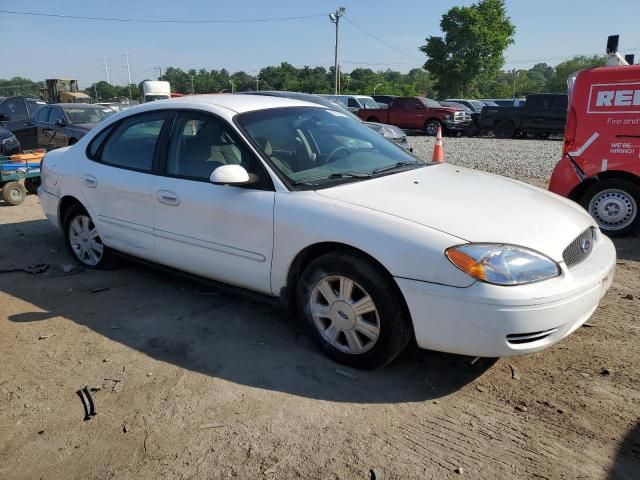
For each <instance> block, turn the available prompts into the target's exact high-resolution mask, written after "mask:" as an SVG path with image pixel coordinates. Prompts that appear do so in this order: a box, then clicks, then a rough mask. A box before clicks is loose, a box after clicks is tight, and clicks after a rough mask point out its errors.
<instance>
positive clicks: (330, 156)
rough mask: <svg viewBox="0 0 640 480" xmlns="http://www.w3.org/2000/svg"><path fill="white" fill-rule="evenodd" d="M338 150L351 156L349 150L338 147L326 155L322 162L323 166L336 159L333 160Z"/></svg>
mask: <svg viewBox="0 0 640 480" xmlns="http://www.w3.org/2000/svg"><path fill="white" fill-rule="evenodd" d="M340 150H344V151H345V152H347V155H349V154H351V152H350V151H349V149H348V148H347V147H345V146H342V145H340V146H339V147H337V148H334V149H333V150H332V151H331V153H330V154H329V155H327V158H326V160H325V161H324V163H325V165H326V164H327V163H331V162H332V161H335V160H337V159H333V157H334V156H335V155H336V154H337V153H338V152H339V151H340Z"/></svg>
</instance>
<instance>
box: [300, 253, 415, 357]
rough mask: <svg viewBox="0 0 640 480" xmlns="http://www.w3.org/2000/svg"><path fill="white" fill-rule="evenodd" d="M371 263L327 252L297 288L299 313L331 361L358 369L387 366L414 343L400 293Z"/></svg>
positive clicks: (314, 262) (319, 258) (352, 256)
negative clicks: (411, 342) (411, 341)
mask: <svg viewBox="0 0 640 480" xmlns="http://www.w3.org/2000/svg"><path fill="white" fill-rule="evenodd" d="M390 282H391V280H390V279H389V278H388V277H387V276H386V275H384V274H383V273H382V272H381V271H380V269H379V268H378V267H377V266H375V265H373V264H372V263H370V262H369V261H367V260H365V259H363V258H360V257H357V256H354V255H351V254H348V253H338V252H335V253H327V254H324V255H322V256H320V257H318V258H317V259H316V260H314V261H313V262H311V263H310V264H309V266H308V267H307V268H306V269H305V270H304V273H303V274H302V277H301V278H300V280H299V282H298V286H297V295H296V296H297V300H298V305H299V311H300V312H301V313H302V315H303V316H304V320H305V322H306V324H307V326H308V328H309V330H310V332H311V335H312V336H313V338H314V340H315V341H316V343H317V344H318V345H319V347H320V348H321V349H322V351H323V352H324V353H325V354H326V355H327V356H328V357H330V358H332V359H333V360H335V361H337V362H340V363H343V364H345V365H349V366H351V367H356V368H364V369H370V368H375V367H379V366H382V365H386V364H388V363H389V362H391V361H392V360H393V359H394V358H396V357H397V356H398V355H399V354H400V352H402V351H403V350H404V348H405V347H406V346H407V344H408V343H409V341H410V340H411V335H412V329H411V323H410V320H409V319H408V318H406V314H405V313H404V312H405V308H404V305H403V301H402V299H401V297H400V294H399V293H398V292H397V291H396V290H397V289H396V288H394V285H391V284H390Z"/></svg>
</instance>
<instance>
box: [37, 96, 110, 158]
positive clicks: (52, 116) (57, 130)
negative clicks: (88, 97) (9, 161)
mask: <svg viewBox="0 0 640 480" xmlns="http://www.w3.org/2000/svg"><path fill="white" fill-rule="evenodd" d="M115 113H116V111H115V110H113V109H111V108H108V107H105V106H102V105H96V104H94V105H91V104H87V103H57V104H52V105H47V106H46V107H43V108H41V109H40V111H39V112H38V113H36V117H35V124H36V127H37V129H38V145H39V146H40V147H41V148H47V149H52V148H59V147H66V146H68V145H73V144H74V143H76V142H77V141H78V140H80V139H81V138H82V137H83V136H84V135H85V134H86V133H87V132H88V131H89V130H91V129H92V128H93V127H95V126H96V124H98V123H100V122H101V121H102V120H104V119H105V118H108V117H110V116H111V115H113V114H115Z"/></svg>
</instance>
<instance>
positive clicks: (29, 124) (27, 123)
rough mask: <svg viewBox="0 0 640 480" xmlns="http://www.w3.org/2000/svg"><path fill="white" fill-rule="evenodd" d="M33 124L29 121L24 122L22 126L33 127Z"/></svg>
mask: <svg viewBox="0 0 640 480" xmlns="http://www.w3.org/2000/svg"><path fill="white" fill-rule="evenodd" d="M34 125H35V123H33V122H30V121H27V122H24V126H25V127H33V126H34Z"/></svg>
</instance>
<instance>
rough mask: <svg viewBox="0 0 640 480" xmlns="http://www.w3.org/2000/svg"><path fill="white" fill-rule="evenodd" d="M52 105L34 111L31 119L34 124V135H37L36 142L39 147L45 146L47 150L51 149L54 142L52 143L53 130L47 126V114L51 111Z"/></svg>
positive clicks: (53, 146)
mask: <svg viewBox="0 0 640 480" xmlns="http://www.w3.org/2000/svg"><path fill="white" fill-rule="evenodd" d="M51 108H52V107H49V106H47V107H43V108H41V109H40V110H38V112H37V113H36V115H35V117H34V119H33V121H34V122H35V124H36V135H37V143H38V147H39V148H45V149H47V150H52V149H53V148H55V144H54V143H53V139H52V138H51V137H52V136H53V131H52V130H51V128H50V126H49V114H50V113H51Z"/></svg>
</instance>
